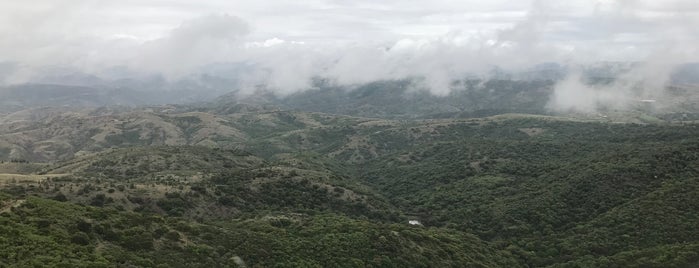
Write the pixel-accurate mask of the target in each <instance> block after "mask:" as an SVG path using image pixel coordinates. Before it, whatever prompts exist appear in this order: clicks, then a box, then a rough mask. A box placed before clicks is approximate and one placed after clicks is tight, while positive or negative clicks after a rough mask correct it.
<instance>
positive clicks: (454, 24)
mask: <svg viewBox="0 0 699 268" xmlns="http://www.w3.org/2000/svg"><path fill="white" fill-rule="evenodd" d="M39 2H41V1H39ZM169 3H170V7H169V9H162V10H163V11H159V10H160V9H154V8H153V7H150V6H148V5H147V4H135V3H131V2H129V1H127V4H125V5H124V6H109V7H104V8H101V6H100V4H99V3H97V2H95V1H90V0H84V1H75V2H70V1H68V2H66V3H63V4H65V5H66V6H67V8H70V9H71V10H82V11H87V10H93V9H94V10H97V11H96V12H95V14H85V15H83V16H78V15H77V14H75V12H72V13H71V12H68V13H67V14H68V15H66V16H61V15H53V17H50V18H49V19H48V21H49V22H48V23H43V22H37V21H34V20H32V19H31V18H30V17H31V16H29V15H30V13H31V12H29V11H27V12H26V13H27V14H24V15H22V14H21V13H20V15H12V14H7V15H8V16H6V17H5V19H3V20H4V22H5V23H4V24H3V25H4V26H3V27H0V37H3V38H0V40H2V41H0V61H3V62H9V63H10V64H9V65H6V66H12V68H3V70H2V71H3V72H4V73H3V74H2V75H0V78H1V79H3V81H4V82H5V83H19V82H26V81H31V80H32V79H35V78H36V77H40V76H41V75H42V73H43V72H44V70H45V68H44V67H45V66H64V67H66V68H68V69H70V70H76V71H81V72H85V73H90V74H96V75H105V74H107V73H109V72H108V71H105V70H110V69H112V68H114V67H115V66H120V67H121V68H127V69H129V70H132V71H133V72H135V73H151V74H162V75H163V76H165V77H167V78H169V79H178V78H181V77H186V76H188V75H191V74H196V73H199V72H202V69H203V68H204V67H205V66H207V65H210V64H215V63H233V64H239V65H241V66H245V70H244V71H240V70H238V71H237V72H236V73H231V74H230V76H232V77H235V78H236V81H238V83H239V84H238V85H236V86H237V87H239V88H241V89H246V90H254V89H255V88H257V87H259V86H265V87H266V88H267V89H269V90H273V91H275V92H279V93H280V94H288V93H291V92H296V91H299V90H304V89H308V88H309V87H310V86H311V80H312V79H313V78H314V77H323V78H327V79H330V80H331V81H333V82H335V83H338V84H343V85H351V84H361V83H366V82H371V81H375V80H384V79H403V78H411V77H412V78H419V79H417V80H419V81H421V86H423V87H424V88H427V89H429V90H430V91H432V92H433V93H435V94H440V95H444V94H447V93H449V92H450V91H451V90H453V89H452V88H451V85H452V83H451V82H452V81H453V80H455V79H463V78H464V77H466V76H472V75H483V76H485V75H487V74H488V73H489V72H490V71H491V70H492V69H493V68H495V67H498V68H502V69H505V70H512V71H517V70H524V69H526V68H529V67H531V66H533V65H535V64H539V63H547V62H557V63H561V64H564V65H568V66H585V65H589V64H593V63H596V62H605V61H626V62H643V64H638V65H636V66H635V67H634V68H633V70H631V71H628V72H625V73H624V74H622V77H620V78H619V79H617V82H615V83H613V84H610V85H605V86H600V85H595V86H590V85H588V84H586V83H585V82H584V81H581V77H580V76H576V75H575V72H573V73H572V74H571V75H570V76H568V77H567V78H565V79H563V80H562V81H560V82H559V83H558V84H557V85H556V88H555V90H554V94H553V95H552V98H551V103H550V104H549V107H551V109H552V110H557V111H562V110H574V111H575V110H580V111H592V110H594V109H597V108H596V107H600V106H605V105H607V103H624V102H625V101H623V100H622V99H633V98H641V97H649V98H650V97H655V96H657V95H658V94H660V93H661V92H662V90H661V89H662V88H663V87H664V86H665V83H666V82H667V79H668V77H669V76H670V74H671V71H672V69H673V68H674V67H675V66H677V65H678V64H681V63H684V62H689V61H696V60H697V55H698V53H697V51H696V49H695V48H694V44H696V43H698V41H699V40H697V36H698V35H699V32H698V31H699V30H697V29H699V20H698V19H697V17H699V16H696V13H698V12H699V3H696V2H694V1H690V0H672V1H663V3H658V2H657V1H649V0H646V1H641V0H623V1H622V0H617V1H614V0H598V1H587V0H585V1H583V0H577V1H565V2H562V1H551V0H535V1H531V2H529V3H525V4H522V3H521V2H518V3H517V4H512V3H511V1H493V2H492V3H490V4H480V2H473V3H470V4H469V3H461V2H459V3H454V2H451V1H435V2H434V3H431V4H430V6H429V7H428V6H423V7H419V6H420V5H421V3H420V2H414V3H412V2H411V3H412V4H410V5H406V4H405V3H404V2H402V1H387V2H385V3H383V4H381V5H377V4H375V3H373V2H366V1H358V2H353V4H343V3H338V2H336V1H319V2H318V3H314V4H313V5H309V6H310V7H307V6H303V5H296V4H290V3H282V2H279V3H267V4H256V3H254V2H243V3H240V4H239V5H237V6H227V4H226V3H225V1H210V2H204V3H202V4H201V5H196V6H192V5H191V4H187V3H185V2H184V1H175V0H172V1H170V2H169ZM44 4H45V5H43V6H42V7H34V6H31V8H28V7H29V6H23V5H22V4H17V3H5V4H2V5H6V6H5V8H1V7H2V6H0V9H3V10H13V9H17V10H19V9H22V8H24V9H27V10H30V9H31V10H34V9H36V10H40V11H41V12H44V13H46V14H49V13H50V14H61V13H60V12H48V11H51V9H52V8H55V9H56V10H53V11H60V10H58V9H61V10H62V8H60V5H59V4H50V3H48V4H47V3H44ZM141 5H143V6H141ZM39 6H41V5H39ZM44 6H48V7H44ZM411 6H415V7H411ZM87 7H89V9H88V8H87ZM42 8H43V9H42ZM275 8H276V10H275ZM189 9H192V11H190V10H189ZM153 10H154V11H153ZM272 10H274V11H275V12H274V15H271V14H272V12H271V11H272ZM474 10H475V11H474ZM134 11H143V12H144V14H140V15H139V13H138V12H134ZM146 11H148V12H151V11H152V12H153V13H147V14H146V13H145V12H146ZM284 11H288V12H284ZM32 12H33V11H32ZM202 12H203V13H205V14H204V15H201V14H200V13H202ZM114 14H119V15H122V16H123V14H129V16H132V17H129V18H131V20H132V21H130V22H129V23H126V26H123V27H122V26H118V27H117V26H114V25H117V24H114V23H110V24H107V23H106V22H108V21H110V18H111V17H110V16H114ZM134 14H135V15H134ZM233 14H235V15H233ZM322 14H328V15H322ZM236 15H240V17H238V16H236ZM83 17H86V18H88V19H85V20H87V21H80V20H78V19H77V18H83ZM177 17H180V18H184V21H183V22H179V24H178V25H175V26H174V27H173V26H172V21H173V20H175V18H177ZM98 18H104V21H106V22H105V25H102V26H99V23H98V22H100V20H98ZM149 18H154V19H152V20H151V19H149ZM20 22H21V23H20ZM28 22H32V23H28ZM51 22H54V23H55V24H56V25H57V26H56V25H53V24H50V23H51ZM85 22H88V23H89V22H94V23H95V24H97V25H96V26H94V27H92V26H90V25H89V24H85ZM20 24H21V25H29V26H21V25H20ZM8 25H14V27H10V26H8ZM128 25H132V26H131V27H127V26H128ZM167 25H170V28H169V29H167V27H166V26H167ZM139 26H141V27H139ZM71 31H73V32H75V34H71ZM102 31H107V33H102ZM110 31H111V32H110ZM15 36H22V37H21V38H10V37H15ZM668 51H671V52H672V53H667V52H668ZM107 76H108V75H107ZM639 85H643V86H642V88H643V89H642V90H641V91H642V92H644V93H642V94H639V93H638V91H639V90H638V88H639ZM602 87H609V88H602ZM631 89H633V90H631ZM611 92H614V93H611ZM630 92H635V94H636V95H638V96H634V97H633V98H631V97H629V96H630V95H629V94H630Z"/></svg>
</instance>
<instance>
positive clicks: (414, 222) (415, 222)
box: [408, 220, 422, 226]
mask: <svg viewBox="0 0 699 268" xmlns="http://www.w3.org/2000/svg"><path fill="white" fill-rule="evenodd" d="M408 224H410V225H419V226H422V223H420V221H418V220H409V221H408Z"/></svg>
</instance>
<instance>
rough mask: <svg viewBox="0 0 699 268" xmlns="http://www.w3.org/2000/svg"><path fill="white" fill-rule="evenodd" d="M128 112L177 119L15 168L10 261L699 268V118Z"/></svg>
mask: <svg viewBox="0 0 699 268" xmlns="http://www.w3.org/2000/svg"><path fill="white" fill-rule="evenodd" d="M365 90H370V89H365ZM361 92H362V91H357V92H355V93H353V94H360V93H361ZM219 112H220V113H222V112H221V111H219ZM228 112H230V111H228ZM226 113H227V112H226ZM129 116H130V117H136V119H138V118H140V117H139V116H142V117H143V118H148V119H153V120H157V121H153V122H156V123H153V124H154V125H157V126H162V128H160V129H161V130H162V131H161V132H158V131H146V130H147V129H148V127H147V126H148V125H149V124H148V123H144V122H145V119H142V120H140V121H139V120H136V119H134V118H130V117H125V116H124V118H130V119H128V121H127V120H124V121H120V123H119V124H121V125H118V126H114V127H112V126H107V127H103V128H104V129H109V131H110V132H105V133H107V134H110V133H111V134H110V135H106V137H107V138H106V139H105V140H100V141H94V140H90V139H89V137H88V139H86V140H83V142H82V143H81V144H86V145H85V147H77V145H76V147H75V148H86V150H87V149H89V148H97V149H95V150H97V151H100V152H98V153H92V154H90V153H84V154H83V155H82V156H77V157H70V159H68V160H65V161H59V162H57V163H54V164H51V165H46V164H37V163H27V161H12V163H4V164H2V165H0V168H3V169H4V171H3V172H0V175H1V176H4V177H0V179H2V181H0V182H1V184H0V185H2V188H1V189H2V192H4V193H3V194H2V196H1V198H0V199H1V202H2V203H1V205H2V208H1V209H2V212H0V221H2V224H0V232H1V234H0V237H1V238H0V249H1V250H0V266H20V267H22V266H29V267H31V266H36V265H39V266H41V265H44V264H47V263H51V264H55V266H62V267H76V266H84V267H100V266H103V267H113V266H114V265H117V266H123V267H133V266H135V267H152V266H158V265H160V266H162V267H197V266H198V267H204V266H213V267H227V266H228V267H236V266H247V267H337V266H339V267H343V266H344V267H406V266H410V267H413V266H416V267H435V266H436V267H518V266H521V267H691V266H693V265H696V264H697V263H699V231H698V230H697V228H696V226H699V213H697V212H699V180H698V178H699V140H698V139H697V137H699V126H698V125H696V124H689V123H675V124H669V123H665V124H630V123H603V122H590V121H576V120H572V119H566V118H557V117H544V116H528V115H499V116H495V117H490V118H478V119H443V120H384V119H367V118H356V117H348V116H336V115H329V114H320V113H302V112H285V111H265V112H260V111H256V112H250V113H246V112H233V113H231V114H218V115H213V114H206V113H204V112H197V113H188V114H186V115H165V114H158V113H155V114H146V115H141V114H131V115H129ZM115 117H116V118H122V117H119V116H118V115H117V116H115ZM212 118H213V119H212ZM151 123H152V122H151ZM157 126H154V127H153V128H154V129H159V128H158V127H157ZM119 127H123V129H121V130H120V129H119ZM113 129H116V130H113ZM117 130H118V131H117ZM122 130H129V131H133V132H129V131H122ZM33 131H34V130H33ZM224 131H225V135H223V133H224ZM66 132H67V131H66ZM166 132H168V133H177V134H168V133H166ZM95 133H98V132H97V131H95ZM100 133H101V132H100ZM129 133H131V134H129ZM134 133H135V134H134ZM158 133H160V134H158ZM206 133H215V134H211V135H205V134H206ZM173 135H180V136H173ZM98 136H99V135H98ZM110 137H111V138H110ZM117 137H121V138H117ZM164 144H170V145H164ZM98 145H99V147H98ZM103 147H114V148H115V149H108V150H104V149H102V148H103ZM73 150H74V149H73ZM15 151H17V150H15ZM4 154H9V152H6V153H4ZM60 155H63V156H64V155H69V154H60ZM47 156H50V154H45V155H42V157H47ZM2 157H6V156H2ZM56 157H58V156H56ZM6 158H9V157H6ZM1 173H7V174H4V175H3V174H1ZM409 220H418V221H420V222H421V225H410V224H408V221H409ZM28 256H36V257H32V258H29V257H28Z"/></svg>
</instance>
